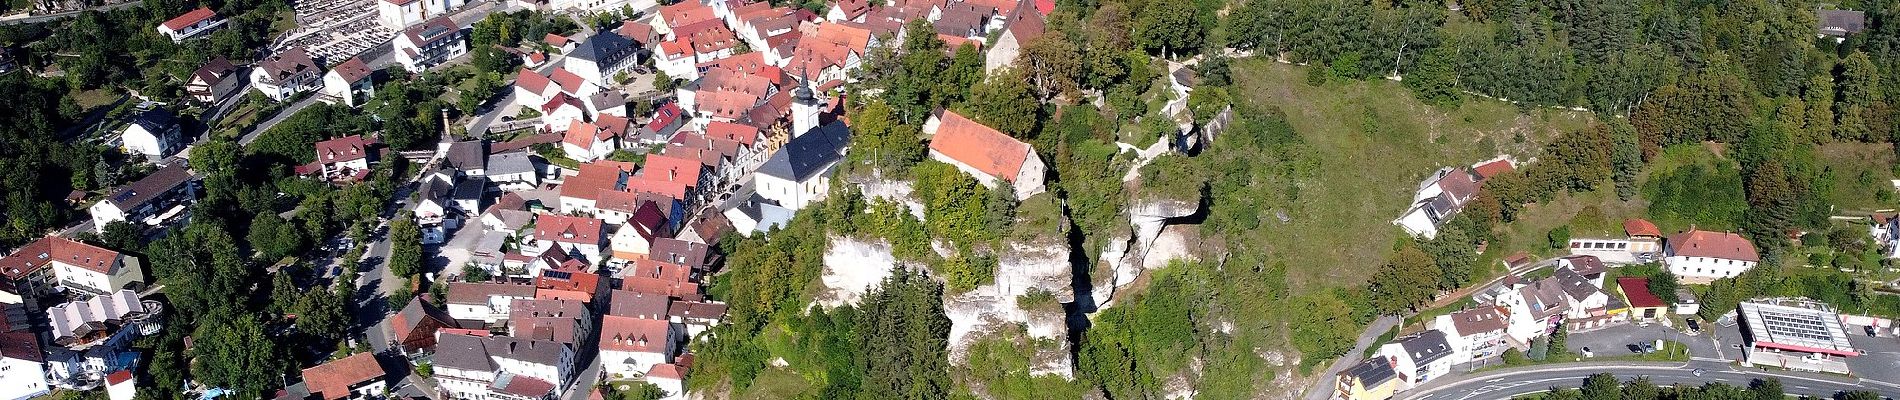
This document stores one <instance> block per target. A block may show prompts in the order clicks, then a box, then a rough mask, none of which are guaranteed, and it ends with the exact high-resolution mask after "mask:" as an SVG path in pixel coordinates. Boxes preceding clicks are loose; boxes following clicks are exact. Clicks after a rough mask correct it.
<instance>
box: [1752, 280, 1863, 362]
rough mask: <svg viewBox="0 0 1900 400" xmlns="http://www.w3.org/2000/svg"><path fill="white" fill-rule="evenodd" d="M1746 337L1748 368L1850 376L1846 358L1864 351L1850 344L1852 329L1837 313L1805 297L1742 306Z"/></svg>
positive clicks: (1777, 299)
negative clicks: (1757, 366) (1845, 325)
mask: <svg viewBox="0 0 1900 400" xmlns="http://www.w3.org/2000/svg"><path fill="white" fill-rule="evenodd" d="M1739 314H1740V317H1741V322H1742V327H1743V329H1742V335H1743V336H1744V339H1745V340H1747V342H1748V348H1747V349H1746V350H1747V357H1746V358H1744V359H1743V363H1745V364H1747V365H1751V366H1753V365H1769V366H1775V367H1781V368H1787V369H1793V370H1803V371H1820V372H1833V373H1841V374H1845V373H1847V372H1848V370H1847V357H1854V356H1859V355H1860V351H1858V350H1855V349H1854V346H1853V345H1852V344H1850V343H1848V342H1847V329H1846V328H1845V327H1843V326H1842V325H1841V317H1840V315H1839V314H1836V313H1835V312H1834V310H1833V308H1830V307H1828V306H1827V305H1825V304H1821V303H1820V302H1817V301H1814V300H1809V299H1806V298H1774V299H1758V300H1752V301H1746V302H1742V304H1741V306H1740V311H1739Z"/></svg>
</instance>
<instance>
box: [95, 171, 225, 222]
mask: <svg viewBox="0 0 1900 400" xmlns="http://www.w3.org/2000/svg"><path fill="white" fill-rule="evenodd" d="M197 180H198V177H197V176H196V174H193V173H192V172H191V170H189V169H187V168H186V163H185V162H173V163H171V165H166V166H164V167H162V168H159V169H158V170H157V171H153V172H152V174H151V175H146V176H145V177H144V178H141V179H139V180H137V181H134V182H132V183H131V184H129V185H126V186H125V187H122V188H119V190H117V191H114V192H112V195H111V196H106V198H105V199H103V200H99V202H97V203H93V204H92V207H91V208H90V209H88V210H89V211H90V212H91V213H92V226H93V230H95V231H97V232H105V228H106V225H109V224H111V223H113V222H118V221H129V222H132V223H134V224H138V225H149V226H156V225H159V224H163V223H165V222H167V221H170V220H171V219H172V218H173V217H176V216H178V215H179V214H181V213H183V212H185V211H186V208H187V207H188V206H189V205H190V203H191V201H193V200H197V192H198V191H197V187H198V184H197Z"/></svg>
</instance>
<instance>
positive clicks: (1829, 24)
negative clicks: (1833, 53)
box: [1814, 9, 1867, 41]
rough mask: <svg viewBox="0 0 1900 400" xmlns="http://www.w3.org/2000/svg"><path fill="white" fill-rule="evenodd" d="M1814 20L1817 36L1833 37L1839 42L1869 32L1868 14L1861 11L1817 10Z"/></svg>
mask: <svg viewBox="0 0 1900 400" xmlns="http://www.w3.org/2000/svg"><path fill="white" fill-rule="evenodd" d="M1814 19H1815V21H1814V22H1815V25H1816V27H1815V31H1816V32H1817V33H1816V35H1817V36H1819V37H1828V36H1833V37H1834V38H1835V40H1837V41H1839V40H1845V39H1846V38H1847V36H1850V35H1853V34H1856V33H1860V32H1861V31H1864V30H1867V14H1866V13H1863V12H1860V11H1854V10H1821V9H1817V10H1815V11H1814Z"/></svg>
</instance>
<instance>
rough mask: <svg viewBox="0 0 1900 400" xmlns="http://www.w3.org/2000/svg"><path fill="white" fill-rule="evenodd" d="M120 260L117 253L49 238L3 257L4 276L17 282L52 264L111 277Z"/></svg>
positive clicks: (0, 267) (1, 269) (0, 265)
mask: <svg viewBox="0 0 1900 400" xmlns="http://www.w3.org/2000/svg"><path fill="white" fill-rule="evenodd" d="M118 259H119V252H117V251H112V250H108V249H106V248H103V247H99V246H93V245H90V244H85V243H80V242H78V241H75V240H72V239H67V238H63V237H59V236H47V237H43V238H40V240H38V241H34V242H33V243H28V244H27V245H25V246H21V247H20V249H19V250H15V251H14V252H13V255H11V256H7V257H4V258H0V275H5V276H6V277H7V278H11V279H16V280H17V279H20V278H21V277H24V276H26V275H27V274H31V273H33V271H36V270H39V269H40V268H45V267H46V265H47V264H48V262H51V261H57V262H60V263H64V264H71V265H74V266H78V267H80V268H85V269H87V270H91V271H93V272H98V273H102V274H110V273H112V266H113V263H114V262H116V261H118Z"/></svg>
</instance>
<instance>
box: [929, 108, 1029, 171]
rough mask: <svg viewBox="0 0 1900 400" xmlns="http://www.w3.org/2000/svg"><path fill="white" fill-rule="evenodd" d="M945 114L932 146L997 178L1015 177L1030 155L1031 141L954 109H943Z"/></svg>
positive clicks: (931, 142) (932, 148) (932, 139)
mask: <svg viewBox="0 0 1900 400" xmlns="http://www.w3.org/2000/svg"><path fill="white" fill-rule="evenodd" d="M942 114H943V115H942V116H941V117H940V119H941V120H942V122H941V124H940V125H939V126H938V127H937V133H936V134H935V136H932V137H931V138H930V149H931V150H933V151H936V152H938V153H943V155H945V156H949V157H950V158H951V159H954V160H957V161H961V162H963V163H964V164H969V165H970V166H971V167H975V168H976V169H977V170H978V171H983V173H985V174H989V175H990V176H993V177H996V178H998V179H1002V180H1006V181H1014V180H1015V179H1016V175H1017V173H1018V172H1021V171H1022V168H1023V162H1024V161H1026V160H1028V158H1029V152H1030V147H1029V144H1028V143H1023V142H1022V141H1020V140H1016V138H1012V137H1009V135H1005V134H1003V132H999V131H997V130H996V129H993V128H990V127H988V126H984V125H983V124H980V123H977V122H976V121H971V120H970V119H969V118H964V117H963V116H962V115H958V114H957V113H956V112H955V111H950V110H944V111H943V113H942Z"/></svg>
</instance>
